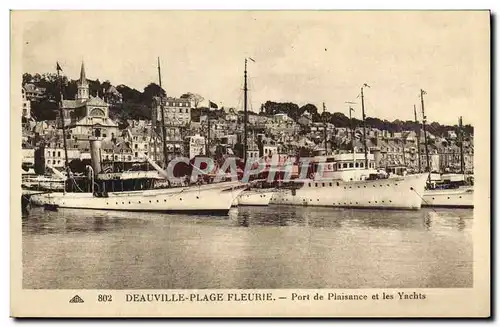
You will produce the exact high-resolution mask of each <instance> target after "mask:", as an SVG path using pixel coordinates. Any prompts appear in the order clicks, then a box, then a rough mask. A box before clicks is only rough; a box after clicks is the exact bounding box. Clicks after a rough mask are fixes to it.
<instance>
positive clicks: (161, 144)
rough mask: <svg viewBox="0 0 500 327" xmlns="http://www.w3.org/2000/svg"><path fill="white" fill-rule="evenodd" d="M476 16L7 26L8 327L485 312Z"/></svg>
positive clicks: (44, 16) (190, 16)
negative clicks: (14, 320)
mask: <svg viewBox="0 0 500 327" xmlns="http://www.w3.org/2000/svg"><path fill="white" fill-rule="evenodd" d="M490 19H491V17H490V12H489V11H486V10H484V11H373V12H372V11H12V12H11V108H10V110H11V117H12V118H11V122H10V123H11V133H12V134H11V139H12V143H11V201H12V207H11V208H12V209H11V245H12V246H11V315H12V316H13V317H488V316H489V315H490V238H489V237H490V158H491V151H490V97H491V94H490V92H491V91H490V79H491V78H490V61H491V58H490Z"/></svg>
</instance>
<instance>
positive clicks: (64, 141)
mask: <svg viewBox="0 0 500 327" xmlns="http://www.w3.org/2000/svg"><path fill="white" fill-rule="evenodd" d="M56 70H57V81H58V82H59V116H60V117H61V127H62V134H63V146H64V164H65V166H66V167H65V168H66V181H67V180H68V179H69V173H70V170H69V163H68V147H67V145H66V126H64V113H63V104H62V101H63V92H62V80H61V76H60V75H59V71H60V70H62V69H61V66H59V63H57V65H56ZM66 181H64V193H66Z"/></svg>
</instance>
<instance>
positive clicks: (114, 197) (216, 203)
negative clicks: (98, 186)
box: [31, 182, 246, 213]
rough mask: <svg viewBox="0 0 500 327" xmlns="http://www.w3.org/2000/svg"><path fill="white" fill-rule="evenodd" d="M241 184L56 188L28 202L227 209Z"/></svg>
mask: <svg viewBox="0 0 500 327" xmlns="http://www.w3.org/2000/svg"><path fill="white" fill-rule="evenodd" d="M245 187H246V186H245V184H243V183H240V182H224V183H217V184H209V185H200V186H189V187H180V188H170V189H168V188H167V189H154V190H144V191H131V192H110V193H108V194H107V196H99V197H98V196H94V195H93V194H92V193H62V192H58V193H46V194H39V195H33V196H32V197H31V203H32V204H34V205H39V206H46V205H50V206H54V207H56V208H73V209H95V210H119V211H156V212H179V213H181V212H186V213H188V212H189V213H193V212H203V213H209V212H213V213H225V212H226V213H227V212H228V211H229V209H230V208H231V204H232V202H233V201H234V199H235V198H236V197H238V196H239V195H240V193H241V192H242V191H243V190H244V189H245Z"/></svg>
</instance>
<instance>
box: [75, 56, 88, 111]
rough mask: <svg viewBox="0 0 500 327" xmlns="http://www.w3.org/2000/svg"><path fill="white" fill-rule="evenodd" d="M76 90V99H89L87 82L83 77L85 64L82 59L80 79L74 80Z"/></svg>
mask: <svg viewBox="0 0 500 327" xmlns="http://www.w3.org/2000/svg"><path fill="white" fill-rule="evenodd" d="M76 85H77V87H78V91H77V93H76V100H84V101H85V100H88V99H89V82H87V78H86V77H85V66H84V64H83V61H82V69H81V70H80V79H79V80H78V81H77V82H76Z"/></svg>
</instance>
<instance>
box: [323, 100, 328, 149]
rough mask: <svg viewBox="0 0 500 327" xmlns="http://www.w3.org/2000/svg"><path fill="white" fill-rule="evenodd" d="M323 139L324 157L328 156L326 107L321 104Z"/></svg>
mask: <svg viewBox="0 0 500 327" xmlns="http://www.w3.org/2000/svg"><path fill="white" fill-rule="evenodd" d="M323 138H324V140H325V156H326V155H328V143H327V139H328V138H327V135H326V106H325V103H324V102H323Z"/></svg>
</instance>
